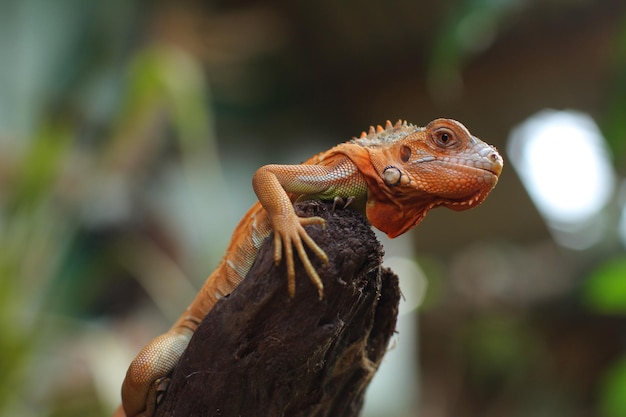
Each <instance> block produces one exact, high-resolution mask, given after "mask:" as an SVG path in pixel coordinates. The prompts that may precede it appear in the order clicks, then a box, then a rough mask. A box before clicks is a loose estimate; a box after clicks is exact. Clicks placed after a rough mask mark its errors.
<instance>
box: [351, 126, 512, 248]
mask: <svg viewBox="0 0 626 417" xmlns="http://www.w3.org/2000/svg"><path fill="white" fill-rule="evenodd" d="M353 143H357V144H359V145H361V146H363V147H364V149H367V151H368V153H369V160H370V163H371V166H370V168H369V169H360V170H361V172H362V173H363V174H364V175H365V176H366V177H367V181H368V184H369V186H368V201H367V206H366V214H367V217H368V219H369V220H370V222H371V223H372V225H374V226H375V227H377V228H378V229H380V230H382V231H384V232H385V233H387V234H388V235H389V236H390V237H395V236H398V235H400V234H402V233H404V232H406V231H407V230H409V229H410V228H412V227H414V226H416V225H417V224H418V223H419V222H420V221H421V220H422V219H423V218H424V216H425V215H426V213H428V211H429V210H431V209H433V208H435V207H440V206H443V207H448V208H451V209H453V210H467V209H469V208H472V207H476V206H478V205H479V204H480V203H482V202H483V200H484V199H485V198H486V197H487V195H488V194H489V192H490V191H491V190H492V189H493V187H494V186H495V185H496V183H497V182H498V177H499V176H500V173H501V172H502V166H503V161H502V157H501V156H500V154H499V153H498V151H497V150H496V149H495V148H494V147H493V146H490V145H488V144H486V143H485V142H483V141H481V140H480V139H478V138H476V137H475V136H472V135H471V133H470V132H469V131H468V130H467V129H466V128H465V126H463V125H462V124H461V123H459V122H457V121H455V120H451V119H436V120H433V121H432V122H430V123H429V124H428V125H427V126H426V127H423V128H420V127H416V126H413V125H410V124H407V123H406V122H400V121H399V122H398V123H396V124H395V125H392V124H391V123H389V122H387V124H386V126H385V127H384V128H383V127H381V126H378V127H377V128H373V127H372V128H370V131H369V133H365V132H363V134H361V137H360V138H358V139H357V138H355V139H353Z"/></svg>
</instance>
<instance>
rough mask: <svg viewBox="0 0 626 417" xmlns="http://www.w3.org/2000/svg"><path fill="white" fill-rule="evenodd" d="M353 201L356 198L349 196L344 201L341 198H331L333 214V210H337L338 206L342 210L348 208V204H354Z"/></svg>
mask: <svg viewBox="0 0 626 417" xmlns="http://www.w3.org/2000/svg"><path fill="white" fill-rule="evenodd" d="M354 200H356V197H355V196H353V195H351V196H349V197H347V198H346V199H345V201H344V199H343V198H341V197H339V196H336V197H335V198H333V212H334V211H335V209H336V208H337V206H338V205H342V206H343V207H342V208H343V209H346V208H348V206H349V205H350V204H352V203H353V202H354Z"/></svg>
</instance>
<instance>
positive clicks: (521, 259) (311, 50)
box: [0, 0, 626, 417]
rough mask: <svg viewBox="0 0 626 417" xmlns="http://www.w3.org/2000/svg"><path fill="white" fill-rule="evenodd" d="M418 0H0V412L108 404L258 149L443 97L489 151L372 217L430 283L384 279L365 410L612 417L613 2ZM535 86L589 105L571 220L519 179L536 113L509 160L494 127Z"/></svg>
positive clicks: (317, 143)
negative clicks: (391, 357) (404, 304)
mask: <svg viewBox="0 0 626 417" xmlns="http://www.w3.org/2000/svg"><path fill="white" fill-rule="evenodd" d="M420 3H421V2H417V1H410V0H392V1H381V0H374V1H368V2H365V1H356V0H348V1H331V0H317V1H309V0H305V1H293V2H292V1H265V2H261V1H245V0H242V1H155V2H150V1H142V2H130V1H121V0H111V1H96V0H57V1H54V2H51V1H45V0H23V1H10V0H9V1H3V2H1V3H0V375H1V377H0V415H2V416H18V415H19V416H104V415H108V414H110V413H111V412H112V410H113V408H114V407H115V406H116V405H117V403H118V402H119V387H120V383H121V380H122V378H123V376H124V373H125V370H126V366H127V365H128V363H129V361H130V360H131V359H132V357H133V356H134V355H135V354H136V352H137V351H138V350H139V349H140V348H141V347H142V346H143V345H144V344H145V343H146V342H147V341H148V340H150V339H151V338H152V337H154V336H155V335H157V334H159V333H160V332H162V331H164V330H166V329H167V328H168V327H169V325H170V324H171V323H172V321H173V320H174V319H175V318H176V317H177V316H178V314H179V313H180V312H181V311H182V310H183V309H184V308H185V306H186V305H187V303H188V302H189V301H190V300H191V298H192V297H193V294H194V289H196V288H198V287H199V286H200V285H201V283H202V282H203V280H204V278H205V277H206V276H208V274H209V273H210V272H211V271H212V268H214V267H215V266H216V264H217V262H218V261H219V259H220V258H221V256H222V254H223V252H224V250H225V247H226V244H227V242H228V240H229V238H230V233H231V231H232V229H233V228H234V226H235V224H236V222H237V221H238V219H239V218H240V217H241V216H242V215H243V214H244V213H245V211H246V210H247V209H248V207H249V205H250V204H252V203H253V202H254V200H255V198H254V193H253V191H252V189H251V186H250V179H251V177H252V174H253V173H254V171H255V169H256V168H258V167H259V166H261V165H263V164H266V163H283V164H284V163H297V162H299V161H301V160H304V159H306V158H308V157H310V156H311V155H313V154H314V153H317V152H320V151H323V150H325V149H328V148H329V147H330V146H332V145H334V144H336V143H338V142H341V141H345V140H347V139H349V138H350V137H352V136H355V135H358V134H359V133H360V132H361V131H362V130H365V129H367V128H368V126H369V125H370V124H380V123H384V121H385V120H386V119H391V120H392V121H395V120H397V119H399V118H402V119H407V120H408V121H410V122H412V123H415V124H419V125H424V124H426V123H428V122H429V121H430V120H432V119H433V118H436V117H451V118H455V119H458V120H460V121H462V122H463V123H464V124H465V125H466V126H467V127H468V128H469V129H470V130H471V131H472V132H473V133H474V134H476V135H477V136H480V137H481V138H482V139H484V140H485V141H487V142H489V143H491V144H494V145H496V146H497V147H498V148H499V149H500V150H501V151H502V153H503V155H504V157H505V162H506V166H505V171H504V173H503V176H502V178H501V181H500V183H499V185H498V187H497V188H496V189H495V190H494V192H493V193H492V195H491V196H490V197H489V199H488V200H487V201H486V202H485V204H484V205H483V206H481V207H480V208H479V209H477V210H471V211H469V212H463V213H453V212H451V211H447V210H438V211H435V212H434V213H432V214H430V215H429V217H428V218H427V219H426V221H425V222H424V223H423V224H422V225H420V227H419V228H418V229H417V230H415V231H412V232H410V233H409V234H408V235H407V236H406V237H404V238H403V240H400V242H401V244H399V245H398V244H397V243H396V244H394V243H393V242H389V241H386V240H384V241H383V244H384V245H385V246H386V247H387V254H388V256H393V255H394V254H396V252H397V254H399V255H401V256H404V257H405V258H407V259H409V260H410V261H411V262H417V264H418V265H419V270H421V271H423V277H424V278H423V281H424V283H423V285H421V286H419V285H418V286H411V285H410V284H407V285H408V286H403V289H404V293H405V295H406V297H407V299H414V298H418V299H419V301H418V302H417V304H419V307H418V308H417V310H415V311H413V312H412V313H406V314H407V315H410V316H412V317H413V318H412V319H411V320H410V321H408V322H407V323H411V325H410V326H406V325H405V326H404V327H403V328H402V329H401V332H400V336H399V340H398V341H397V344H398V347H396V349H397V350H399V351H402V350H403V349H402V348H401V346H402V344H403V343H406V344H407V345H405V346H411V349H412V350H410V352H409V355H410V356H408V357H405V359H404V362H403V363H404V364H405V365H404V366H401V367H400V368H399V370H398V371H396V372H402V373H406V374H407V375H400V374H396V375H393V374H392V376H391V377H390V378H387V379H385V380H383V382H382V384H383V386H386V387H387V388H390V389H391V390H392V392H394V390H396V391H397V392H398V393H400V392H401V391H402V393H403V395H404V394H406V397H407V398H397V397H396V396H387V397H383V398H381V397H380V396H378V397H377V396H376V391H378V390H379V388H377V387H376V386H373V387H372V388H371V389H370V392H369V399H368V402H371V403H372V404H374V403H377V404H378V405H377V406H375V407H373V408H372V409H370V411H367V412H366V413H367V414H366V415H367V416H375V415H376V416H407V417H408V416H420V417H448V416H449V417H470V416H488V417H497V416H514V417H516V416H520V417H522V416H524V417H526V416H528V417H531V416H532V417H538V416H549V417H560V416H564V417H565V416H567V417H572V416H576V417H583V416H594V417H595V416H598V417H618V416H626V254H625V252H624V243H625V242H626V220H624V219H625V218H626V216H625V215H624V214H623V213H624V212H625V211H624V204H625V202H626V193H625V190H626V188H624V187H623V175H624V174H625V173H626V3H625V2H623V1H622V0H596V1H593V0H569V1H565V0H546V1H521V0H447V1H441V2H431V3H429V4H420ZM546 109H555V110H559V111H561V110H574V111H576V112H577V113H576V114H579V115H580V114H584V115H586V116H587V117H589V118H590V119H589V120H593V121H595V123H596V124H597V126H599V129H600V130H599V132H601V136H599V137H600V139H601V143H600V144H599V145H598V146H599V149H601V150H602V152H600V153H601V154H603V155H604V156H605V159H604V160H603V161H602V162H603V163H604V164H605V165H606V167H608V168H606V169H605V171H606V170H608V171H607V172H608V173H609V174H608V176H604V177H598V178H599V179H598V181H599V183H600V184H604V185H606V187H605V188H606V190H608V191H607V194H606V196H605V197H603V198H604V199H603V200H602V201H601V202H598V204H596V206H597V207H595V209H594V210H593V212H589V213H590V214H589V215H588V216H587V217H585V218H584V219H583V220H580V219H578V220H576V221H574V222H570V223H567V222H565V221H564V220H563V219H561V218H559V217H558V213H557V214H555V215H553V216H552V217H551V216H550V215H549V213H548V214H546V213H547V212H546V211H545V210H543V209H542V208H541V207H542V206H541V203H537V200H536V198H535V197H534V195H535V194H533V188H532V187H531V186H530V185H529V183H527V182H525V181H524V178H525V175H526V176H528V175H530V174H533V175H534V177H536V178H538V181H539V182H540V183H542V182H547V180H551V179H553V178H554V177H556V176H557V173H564V172H565V169H564V168H560V167H561V165H559V164H558V163H557V161H559V160H561V162H567V161H565V160H572V158H573V157H570V156H566V155H570V153H569V152H566V151H567V148H569V147H570V146H569V144H570V143H572V144H573V143H577V142H568V139H569V137H568V135H561V136H559V138H558V139H559V140H561V139H562V141H558V142H553V141H551V140H550V136H547V137H544V138H543V139H542V140H547V142H538V143H540V145H541V146H540V147H539V148H538V149H539V155H542V154H543V156H544V157H548V166H547V167H543V168H542V167H538V166H535V165H532V167H531V168H528V166H526V165H523V163H522V162H523V154H524V150H523V148H521V147H520V146H521V145H519V144H518V145H512V142H511V139H510V138H511V137H512V136H511V135H512V132H515V127H516V126H520V124H522V123H523V122H524V121H526V120H527V119H528V118H531V117H533V115H537V114H545V113H541V112H542V111H544V110H546ZM527 130H531V131H532V130H536V128H535V129H527ZM589 130H590V129H587V131H589ZM591 130H593V129H591ZM518 132H519V130H518ZM587 133H589V132H587ZM513 136H514V135H513ZM554 139H557V138H556V137H554ZM554 143H556V144H557V145H558V146H552V147H551V146H548V145H549V144H554ZM572 147H577V145H572ZM561 150H563V153H561ZM603 152H604V153H603ZM589 158H590V156H585V155H583V156H582V157H581V158H580V159H577V160H576V161H577V165H576V166H577V167H578V172H577V174H580V176H575V175H574V173H572V174H566V175H564V178H562V179H561V181H562V182H561V183H560V185H558V187H560V188H561V190H564V191H566V192H565V195H566V196H569V197H570V198H571V197H574V200H573V201H574V202H573V203H569V202H565V201H564V200H562V199H561V197H559V196H557V198H556V199H557V203H558V202H559V201H560V202H563V203H564V204H565V205H566V206H567V205H575V204H577V203H578V202H579V201H582V200H584V198H583V194H585V193H586V192H587V191H589V190H590V189H591V191H593V189H596V188H598V187H599V186H598V185H597V184H598V183H591V185H588V184H586V183H585V184H582V183H580V181H581V180H580V178H583V179H586V178H590V177H594V178H595V176H594V173H596V171H598V170H597V169H596V168H595V167H596V165H594V164H592V163H590V159H589ZM536 159H538V158H534V159H533V158H531V160H536ZM515 160H519V161H522V162H520V163H519V164H516V166H515V167H516V168H517V169H513V166H512V164H511V163H510V162H511V161H515ZM530 176H532V175H530ZM574 178H576V179H574ZM568 179H569V181H568ZM594 184H595V185H594ZM551 192H552V193H553V194H552V196H555V195H556V194H554V191H551ZM559 195H560V194H559ZM593 198H596V200H597V199H598V198H599V197H593ZM559 199H561V200H559ZM568 201H569V200H568ZM566 223H567V224H566ZM581 242H582V243H581ZM419 270H418V272H416V273H415V277H417V276H418V275H419V276H422V275H421V274H422V272H419ZM398 272H399V273H400V271H398ZM405 275H406V274H405ZM409 275H411V274H409ZM403 278H404V279H405V280H407V281H411V280H412V278H413V276H408V277H406V276H405V277H403ZM416 280H417V278H416ZM417 292H419V294H413V293H417ZM405 328H406V329H407V330H405ZM392 353H393V352H392ZM398 381H411V383H409V384H404V383H403V386H402V387H401V389H400V388H394V387H397V385H394V384H398V383H399V382H398ZM398 395H400V394H398ZM398 404H400V405H399V406H398ZM372 410H374V411H372ZM376 410H378V411H376Z"/></svg>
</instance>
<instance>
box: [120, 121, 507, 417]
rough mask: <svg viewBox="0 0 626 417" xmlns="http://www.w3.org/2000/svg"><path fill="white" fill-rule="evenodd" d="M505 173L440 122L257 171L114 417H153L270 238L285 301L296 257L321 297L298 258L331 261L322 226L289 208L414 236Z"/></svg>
mask: <svg viewBox="0 0 626 417" xmlns="http://www.w3.org/2000/svg"><path fill="white" fill-rule="evenodd" d="M502 165H503V161H502V157H501V156H500V155H499V154H498V152H497V150H496V149H495V148H493V147H492V146H490V145H487V144H486V143H484V142H482V141H481V140H480V139H478V138H476V137H474V136H472V135H471V134H470V133H469V132H468V130H467V129H466V128H465V126H463V125H462V124H461V123H459V122H456V121H454V120H450V119H437V120H434V121H432V122H430V123H429V124H428V125H427V126H426V127H423V128H421V127H417V126H414V125H411V124H407V123H406V122H401V121H398V123H396V124H395V125H392V124H391V123H390V122H387V124H386V125H385V127H382V126H377V127H376V128H374V127H370V130H369V132H368V133H366V132H363V133H362V134H361V136H360V137H359V138H353V139H352V140H350V141H348V142H345V143H342V144H340V145H338V146H335V147H334V148H332V149H330V150H328V151H326V152H322V153H320V154H318V155H316V156H314V157H313V158H311V159H309V160H308V161H306V162H304V163H303V164H301V165H266V166H264V167H262V168H260V169H259V170H258V171H257V172H256V173H255V174H254V178H253V180H252V184H253V187H254V191H255V193H256V195H257V196H258V198H259V201H258V202H257V203H256V204H255V205H253V206H252V208H251V209H250V210H249V211H248V212H247V213H246V215H245V216H244V217H243V219H242V220H241V222H240V223H239V225H238V226H237V228H236V229H235V231H234V233H233V237H232V240H231V242H230V245H229V246H228V250H227V251H226V255H225V256H224V258H223V259H222V261H221V263H220V264H219V266H218V267H217V269H216V270H215V271H214V272H213V274H211V276H210V277H209V278H208V279H207V281H206V282H205V284H204V285H203V286H202V288H201V289H200V291H199V292H198V295H197V296H196V298H195V299H194V300H193V302H192V303H191V305H190V306H189V307H188V308H187V310H186V311H185V313H184V314H183V315H182V316H181V317H180V318H179V319H178V321H176V323H174V325H173V326H172V328H171V329H170V330H169V331H168V332H167V333H165V334H163V335H161V336H158V337H157V338H155V339H154V340H153V341H152V342H150V343H149V344H148V345H147V346H146V347H145V348H143V349H142V350H141V352H139V354H138V355H137V357H136V358H135V359H134V360H133V362H132V363H131V365H130V367H129V369H128V372H127V374H126V379H125V380H124V384H123V386H122V407H123V409H122V407H120V408H119V409H118V411H117V412H116V415H117V416H124V415H125V416H128V417H131V416H132V417H134V416H151V415H152V414H153V413H154V409H155V406H156V394H157V389H158V387H159V385H160V384H161V383H162V382H163V381H166V380H167V378H168V376H169V374H170V372H171V371H172V370H173V368H174V366H175V365H176V363H177V362H178V360H179V358H180V357H181V355H182V353H183V351H184V350H185V348H186V347H187V344H188V343H189V340H190V338H191V336H192V334H193V333H194V331H195V330H196V328H197V327H198V325H199V323H200V321H201V320H202V319H203V318H204V316H205V315H206V314H207V313H208V312H209V311H210V310H211V309H212V308H213V306H214V305H215V303H216V302H217V301H218V300H219V299H220V298H222V297H224V296H226V295H228V294H230V293H231V292H232V291H233V290H234V289H235V288H236V287H237V285H239V283H240V282H241V280H243V279H244V277H245V276H246V274H247V273H248V271H249V270H250V267H251V266H252V263H253V262H254V259H255V257H256V255H257V252H258V250H259V247H260V246H261V243H262V242H263V240H264V239H265V238H267V237H268V236H270V234H271V233H272V232H274V260H275V262H276V263H277V264H278V263H280V262H281V260H282V259H285V262H286V266H287V290H288V292H289V295H290V296H293V295H294V292H295V273H294V253H293V252H294V250H295V252H296V253H297V256H298V258H299V259H300V261H301V262H302V264H303V265H304V267H305V270H306V272H307V275H308V276H309V279H310V280H311V281H312V282H313V285H315V287H316V288H317V291H318V293H319V297H320V298H321V297H322V296H323V291H324V285H323V283H322V281H321V280H320V278H319V276H318V274H317V272H316V270H315V268H314V267H313V265H312V264H311V262H310V260H309V255H308V254H307V252H306V250H305V248H308V249H309V250H310V251H311V252H312V253H313V254H314V255H315V256H317V257H318V258H319V259H321V260H322V261H323V262H327V261H328V260H327V257H326V254H325V253H324V251H323V250H322V249H320V248H319V247H318V245H317V244H316V243H315V242H314V241H313V240H312V239H311V238H310V237H309V235H308V234H307V232H306V230H305V229H304V227H303V226H305V225H314V224H315V225H321V226H323V225H324V220H322V219H321V218H319V217H309V218H301V217H298V216H297V215H296V213H295V212H294V209H293V203H294V202H295V201H297V200H303V199H321V200H333V199H334V200H335V201H340V200H346V201H348V203H347V204H350V205H351V206H352V207H354V208H355V209H357V210H359V211H361V212H362V213H364V214H365V215H366V216H367V218H368V220H369V221H370V223H371V224H372V225H374V226H375V227H376V228H378V229H380V230H382V231H383V232H385V233H387V234H388V235H389V237H396V236H398V235H400V234H402V233H404V232H406V231H407V230H409V229H410V228H412V227H414V226H416V225H417V224H418V223H419V222H420V221H421V220H422V219H423V218H424V216H425V215H426V213H427V212H428V211H429V210H430V209H432V208H435V207H439V206H444V207H448V208H451V209H454V210H466V209H469V208H472V207H476V206H477V205H478V204H480V203H481V202H482V201H483V200H484V199H485V198H486V197H487V194H489V192H490V191H491V189H492V188H493V187H494V186H495V185H496V182H497V181H498V177H499V175H500V173H501V171H502Z"/></svg>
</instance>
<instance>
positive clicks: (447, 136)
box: [433, 128, 456, 148]
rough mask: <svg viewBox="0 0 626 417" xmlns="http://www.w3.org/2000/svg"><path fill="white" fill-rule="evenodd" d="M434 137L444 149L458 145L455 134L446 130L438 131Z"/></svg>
mask: <svg viewBox="0 0 626 417" xmlns="http://www.w3.org/2000/svg"><path fill="white" fill-rule="evenodd" d="M433 136H434V139H435V142H436V143H437V145H439V146H441V147H444V148H446V147H448V146H451V145H453V144H455V143H456V140H455V137H454V133H453V132H452V131H450V130H449V129H446V128H441V129H438V130H436V131H435V133H434V135H433Z"/></svg>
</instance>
